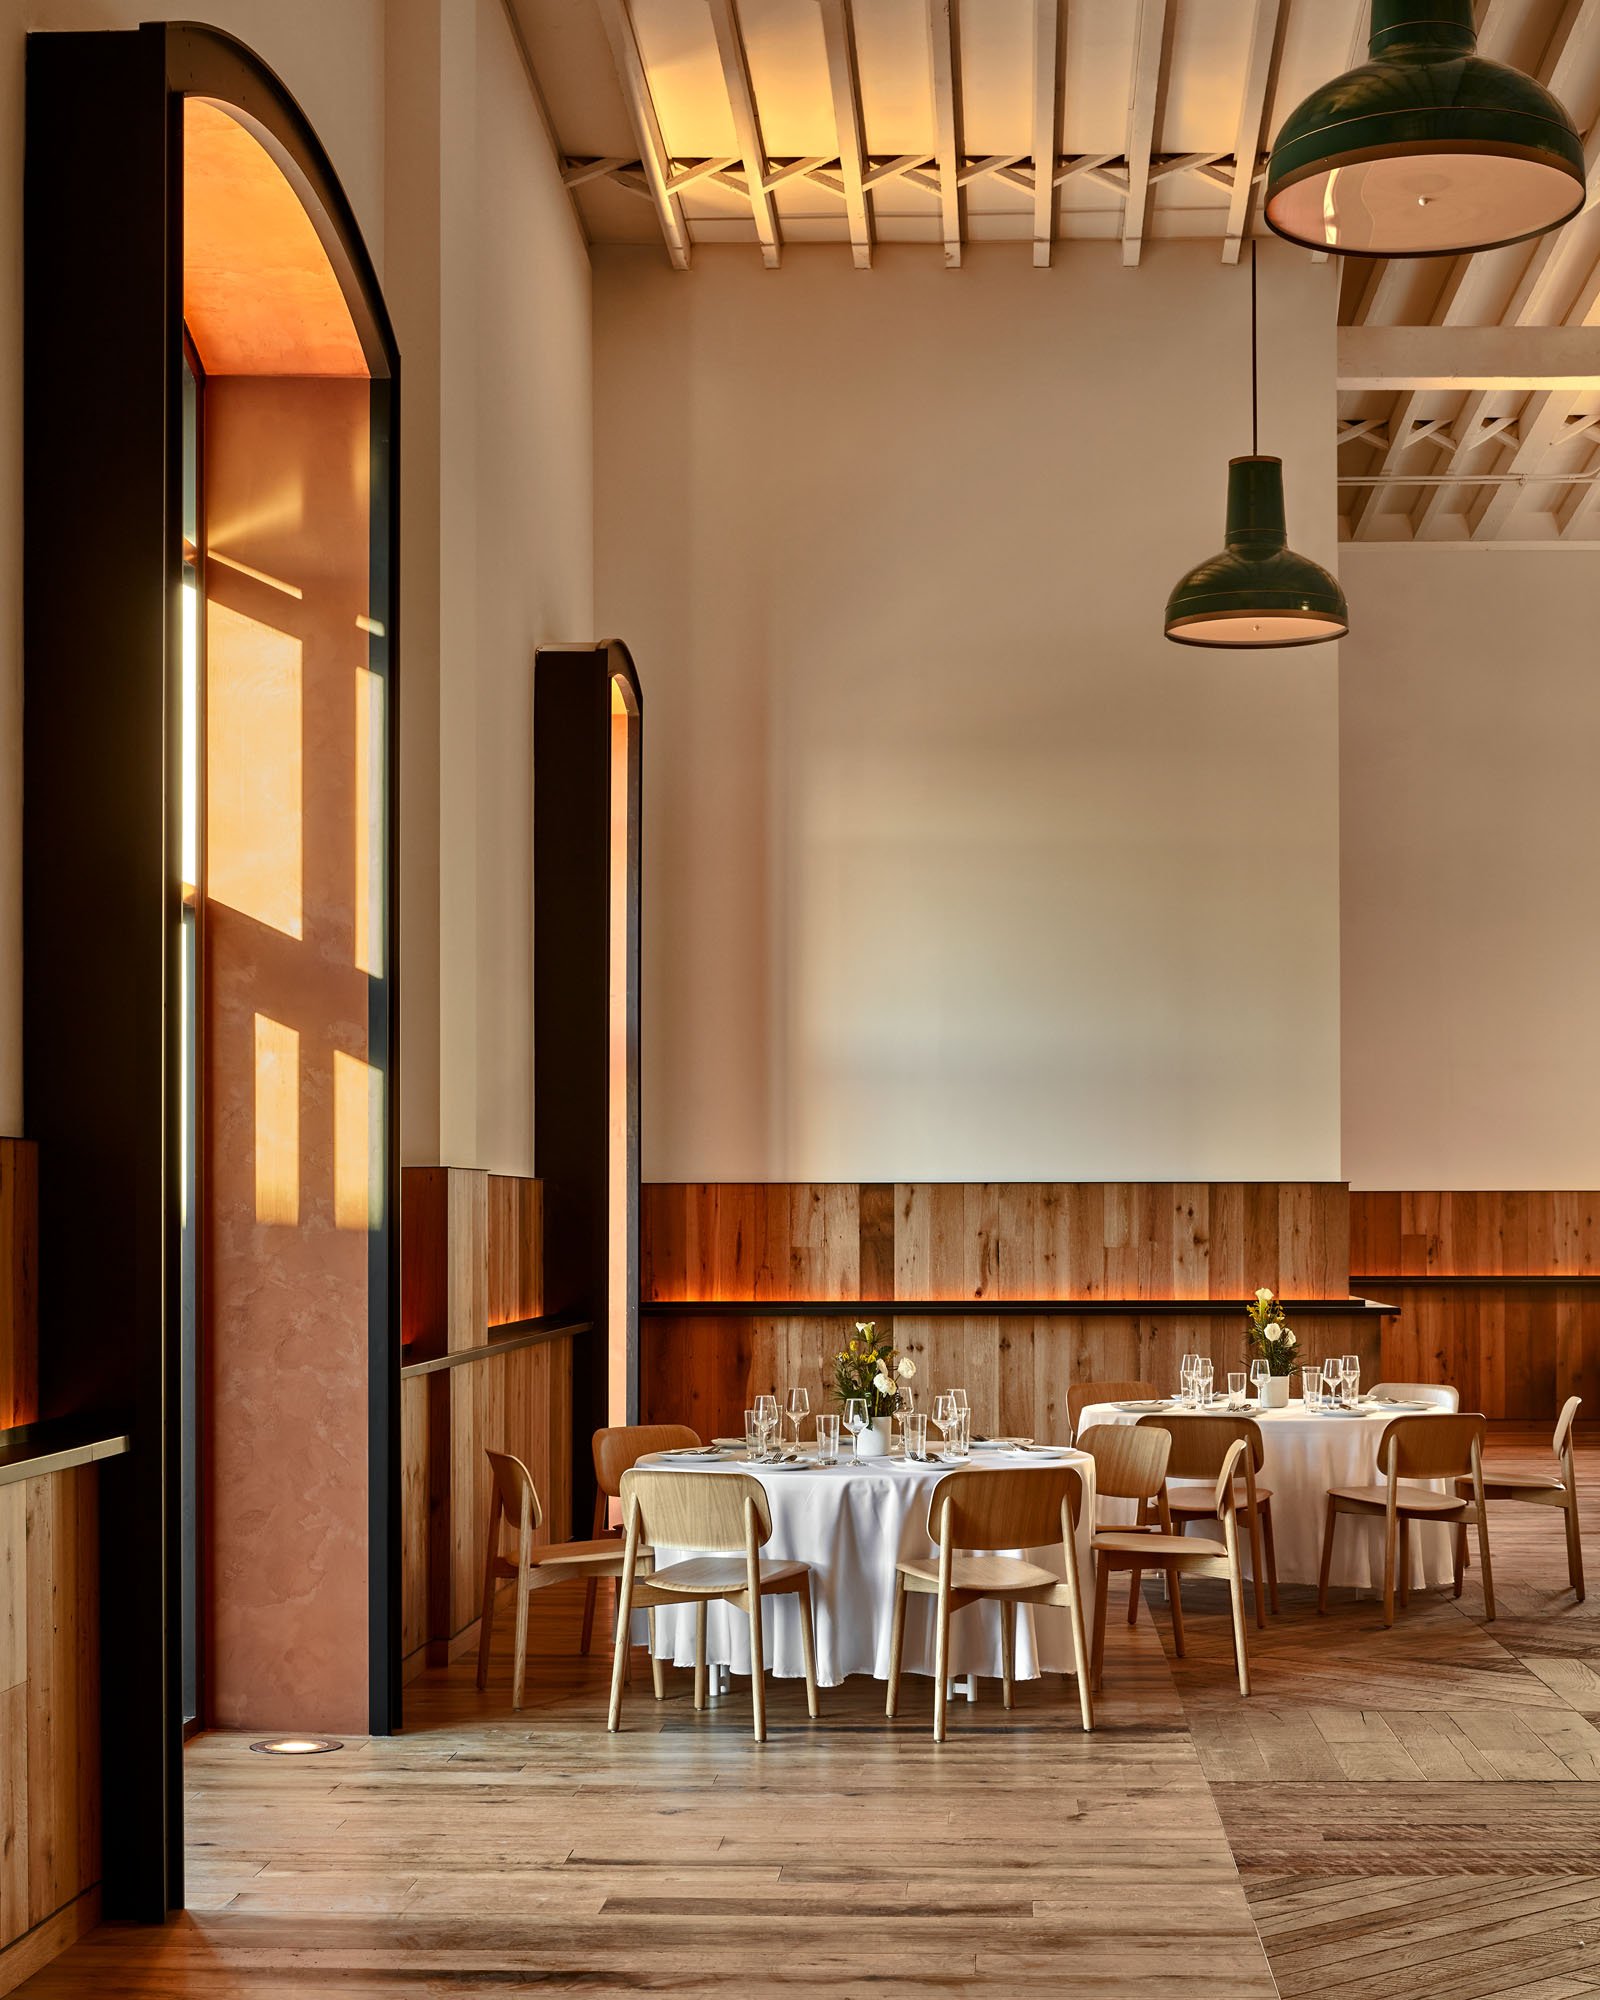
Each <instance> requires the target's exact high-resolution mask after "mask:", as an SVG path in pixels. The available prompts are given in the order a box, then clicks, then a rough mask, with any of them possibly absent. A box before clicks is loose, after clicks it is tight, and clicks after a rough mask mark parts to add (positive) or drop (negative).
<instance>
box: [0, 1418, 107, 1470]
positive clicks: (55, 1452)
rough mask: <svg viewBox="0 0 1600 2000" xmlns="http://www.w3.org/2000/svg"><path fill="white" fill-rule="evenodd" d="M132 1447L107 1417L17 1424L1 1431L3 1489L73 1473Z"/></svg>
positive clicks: (0, 1448) (0, 1464) (0, 1450)
mask: <svg viewBox="0 0 1600 2000" xmlns="http://www.w3.org/2000/svg"><path fill="white" fill-rule="evenodd" d="M131 1448H132V1440H131V1439H130V1438H129V1437H128V1436H127V1435H126V1434H125V1433H123V1432H120V1431H118V1430H117V1429H116V1428H115V1426H114V1425H108V1424H107V1423H106V1421H105V1419H104V1418H103V1417H102V1418H94V1417H88V1418H85V1417H58V1418H56V1419H54V1420H53V1421H50V1422H47V1423H39V1424H17V1425H15V1426H14V1427H13V1428H12V1429H10V1430H4V1431H0V1486H9V1485H10V1484H11V1482H12V1481H13V1480H17V1479H42V1478H43V1477H44V1476H45V1474H46V1473H49V1472H70V1471H71V1470H72V1468H73V1467H74V1466H76V1465H93V1464H94V1463H95V1462H96V1460H97V1459H102V1458H120V1457H121V1456H122V1454H123V1453H124V1452H126V1451H129V1450H130V1449H131Z"/></svg>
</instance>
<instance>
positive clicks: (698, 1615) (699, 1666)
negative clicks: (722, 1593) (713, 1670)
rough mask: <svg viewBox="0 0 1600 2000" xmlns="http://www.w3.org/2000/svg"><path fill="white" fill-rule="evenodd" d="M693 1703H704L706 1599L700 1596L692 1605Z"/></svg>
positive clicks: (700, 1705)
mask: <svg viewBox="0 0 1600 2000" xmlns="http://www.w3.org/2000/svg"><path fill="white" fill-rule="evenodd" d="M694 1705H695V1707H696V1708H698V1709H703V1708H704V1707H705V1705H706V1601H705V1599H704V1598H703V1597H702V1598H700V1599H698V1600H697V1602H696V1604H695V1607H694Z"/></svg>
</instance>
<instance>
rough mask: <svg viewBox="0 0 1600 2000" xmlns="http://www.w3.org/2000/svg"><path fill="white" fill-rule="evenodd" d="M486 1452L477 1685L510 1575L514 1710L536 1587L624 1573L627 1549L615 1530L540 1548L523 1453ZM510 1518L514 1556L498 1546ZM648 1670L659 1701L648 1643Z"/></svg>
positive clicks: (485, 1672)
mask: <svg viewBox="0 0 1600 2000" xmlns="http://www.w3.org/2000/svg"><path fill="white" fill-rule="evenodd" d="M484 1456H485V1458H487V1459H488V1461H489V1467H490V1470H491V1471H492V1472H493V1474H494V1490H493V1492H492V1493H491V1495H490V1499H489V1538H488V1545H487V1547H486V1549H485V1551H484V1562H483V1612H482V1616H481V1619H480V1622H479V1627H478V1686H479V1687H480V1688H485V1687H487V1686H488V1684H489V1642H490V1636H491V1634H492V1632H493V1630H494V1611H495V1598H496V1596H497V1594H498V1592H497V1586H498V1585H499V1583H500V1581H501V1579H502V1578H504V1577H512V1578H515V1580H516V1585H517V1625H516V1640H515V1644H514V1647H513V1651H512V1656H511V1706H512V1707H513V1708H514V1709H515V1708H521V1706H522V1691H523V1687H524V1684H525V1676H526V1671H527V1664H528V1599H529V1598H530V1597H531V1596H532V1594H533V1593H534V1591H536V1590H545V1589H548V1588H549V1586H550V1585H551V1584H553V1583H569V1582H572V1581H574V1580H575V1579H578V1578H590V1579H592V1578H595V1577H601V1576H620V1575H621V1574H622V1557H623V1550H622V1544H621V1543H620V1542H619V1541H618V1540H617V1539H616V1537H615V1536H614V1535H607V1536H603V1537H600V1538H598V1539H596V1540H594V1541H589V1542H549V1543H546V1544H545V1546H544V1547H542V1548H535V1547H534V1545H533V1533H534V1530H535V1529H536V1528H537V1527H539V1526H540V1525H541V1523H542V1522H543V1520H544V1509H543V1508H542V1507H541V1506H540V1504H539V1490H538V1488H537V1487H536V1486H535V1485H534V1483H533V1474H532V1473H531V1472H530V1471H529V1470H528V1468H527V1467H526V1466H525V1465H524V1464H523V1462H522V1460H521V1459H520V1458H513V1457H512V1456H511V1454H510V1453H509V1452H504V1451H489V1452H485V1453H484ZM506 1521H509V1522H511V1523H512V1524H513V1526H514V1528H515V1530H516V1537H517V1548H516V1554H515V1555H514V1556H508V1555H505V1554H504V1553H502V1550H501V1546H500V1530H501V1524H502V1523H503V1522H506ZM643 1559H644V1563H645V1565H646V1567H648V1566H649V1563H650V1560H651V1557H650V1552H649V1550H645V1551H644V1558H643ZM591 1587H592V1586H591ZM650 1671H651V1675H652V1677H653V1679H654V1681H655V1692H656V1700H657V1701H659V1700H660V1699H661V1696H662V1693H663V1688H664V1683H663V1678H662V1669H661V1662H660V1661H659V1660H658V1659H657V1658H656V1657H655V1647H654V1646H653V1645H652V1646H651V1648H650Z"/></svg>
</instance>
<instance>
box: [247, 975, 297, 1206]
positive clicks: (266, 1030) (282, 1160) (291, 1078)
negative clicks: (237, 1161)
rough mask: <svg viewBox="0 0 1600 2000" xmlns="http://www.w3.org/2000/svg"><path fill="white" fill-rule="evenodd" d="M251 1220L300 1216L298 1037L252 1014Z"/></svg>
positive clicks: (277, 1024) (272, 1021)
mask: <svg viewBox="0 0 1600 2000" xmlns="http://www.w3.org/2000/svg"><path fill="white" fill-rule="evenodd" d="M255 1025H256V1221H257V1222H274V1223H283V1224H287V1225H288V1226H290V1227H291V1228H292V1227H293V1226H294V1225H295V1224H297V1223H298V1222H299V1220H300V1037H299V1035H298V1034H297V1033H296V1031H295V1030H294V1029H293V1028H286V1027H285V1026H284V1024H283V1023H282V1022H281V1021H274V1020H271V1019H269V1018H268V1016H267V1015H265V1014H257V1016H256V1017H255Z"/></svg>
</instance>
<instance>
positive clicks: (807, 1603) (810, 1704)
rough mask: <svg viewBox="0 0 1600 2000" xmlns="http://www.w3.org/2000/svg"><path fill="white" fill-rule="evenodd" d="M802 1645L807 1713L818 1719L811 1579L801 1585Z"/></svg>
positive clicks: (814, 1622)
mask: <svg viewBox="0 0 1600 2000" xmlns="http://www.w3.org/2000/svg"><path fill="white" fill-rule="evenodd" d="M799 1597H800V1646H801V1650H802V1651H803V1653H804V1654H805V1662H806V1713H807V1715H809V1716H810V1717H811V1720H812V1721H813V1722H815V1721H816V1719H817V1626H816V1619H815V1617H814V1615H813V1613H812V1608H811V1579H810V1577H807V1578H806V1580H805V1582H804V1583H803V1584H802V1585H801V1586H800V1591H799Z"/></svg>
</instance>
